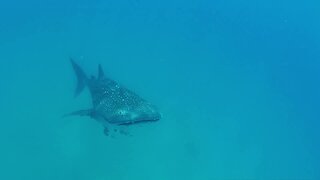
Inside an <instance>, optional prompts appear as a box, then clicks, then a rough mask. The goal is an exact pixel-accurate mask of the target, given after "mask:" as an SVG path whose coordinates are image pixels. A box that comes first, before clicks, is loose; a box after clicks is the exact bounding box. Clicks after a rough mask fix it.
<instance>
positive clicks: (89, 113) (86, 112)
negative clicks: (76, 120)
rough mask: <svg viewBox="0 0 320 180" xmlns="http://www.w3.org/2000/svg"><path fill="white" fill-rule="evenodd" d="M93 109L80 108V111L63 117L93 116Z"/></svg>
mask: <svg viewBox="0 0 320 180" xmlns="http://www.w3.org/2000/svg"><path fill="white" fill-rule="evenodd" d="M93 114H94V113H93V110H92V109H84V110H79V111H74V112H72V113H69V114H65V115H63V116H62V117H68V116H90V117H92V116H93Z"/></svg>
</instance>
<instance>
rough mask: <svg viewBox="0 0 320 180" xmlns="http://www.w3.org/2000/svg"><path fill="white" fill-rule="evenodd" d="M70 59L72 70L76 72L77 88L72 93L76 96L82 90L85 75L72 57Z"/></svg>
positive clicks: (85, 82)
mask: <svg viewBox="0 0 320 180" xmlns="http://www.w3.org/2000/svg"><path fill="white" fill-rule="evenodd" d="M70 61H71V64H72V67H73V70H74V72H75V73H76V76H77V80H78V83H77V88H76V90H75V93H74V96H75V97H77V96H78V95H79V94H80V93H81V92H82V91H83V89H84V88H85V87H86V84H87V76H86V74H85V73H84V71H83V70H82V69H81V67H80V66H79V65H78V64H77V63H76V62H75V61H74V60H73V59H70Z"/></svg>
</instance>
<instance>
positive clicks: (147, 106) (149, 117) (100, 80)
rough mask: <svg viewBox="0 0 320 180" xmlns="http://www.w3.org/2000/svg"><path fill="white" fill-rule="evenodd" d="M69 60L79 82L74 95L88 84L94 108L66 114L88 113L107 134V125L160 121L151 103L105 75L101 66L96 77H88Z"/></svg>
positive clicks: (159, 116) (83, 114)
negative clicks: (102, 126) (99, 123)
mask: <svg viewBox="0 0 320 180" xmlns="http://www.w3.org/2000/svg"><path fill="white" fill-rule="evenodd" d="M70 61H71V64H72V67H73V69H74V71H75V74H76V76H77V81H78V83H77V88H76V90H75V96H78V95H79V94H80V93H81V92H82V91H83V89H84V88H85V87H88V89H89V91H90V94H91V98H92V105H93V107H92V108H90V109H86V110H79V111H75V112H72V113H70V114H68V115H80V116H90V117H91V118H93V119H96V120H98V121H100V122H101V123H102V124H103V125H104V127H105V129H104V133H105V134H106V135H108V134H109V129H108V125H114V126H129V125H134V124H139V123H146V122H155V121H158V120H160V118H161V115H160V113H159V112H158V110H157V108H156V107H155V106H154V105H152V104H151V103H150V102H148V101H146V100H144V99H143V98H141V97H140V96H138V95H137V94H136V93H134V92H133V91H130V90H128V89H127V88H125V87H123V86H122V85H120V84H118V83H117V82H116V81H114V80H111V79H109V78H106V77H105V75H104V72H103V70H102V67H101V65H99V72H98V77H95V76H91V77H90V78H88V77H87V76H86V74H85V73H84V71H83V70H82V68H81V67H80V66H79V65H78V64H77V63H76V62H75V61H74V60H72V59H71V60H70Z"/></svg>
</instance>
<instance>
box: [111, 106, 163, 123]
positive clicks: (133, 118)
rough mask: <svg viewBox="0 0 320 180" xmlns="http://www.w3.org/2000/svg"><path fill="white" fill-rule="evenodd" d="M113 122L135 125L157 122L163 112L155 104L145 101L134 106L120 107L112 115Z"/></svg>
mask: <svg viewBox="0 0 320 180" xmlns="http://www.w3.org/2000/svg"><path fill="white" fill-rule="evenodd" d="M110 119H111V123H113V122H115V123H116V124H118V125H133V124H141V123H147V122H155V121H158V120H160V119H161V114H160V113H159V111H158V110H157V108H156V107H155V106H153V105H152V104H149V103H143V104H141V105H139V106H135V107H134V108H129V109H128V108H119V109H117V110H116V111H115V112H114V113H113V115H112V116H111V118H110Z"/></svg>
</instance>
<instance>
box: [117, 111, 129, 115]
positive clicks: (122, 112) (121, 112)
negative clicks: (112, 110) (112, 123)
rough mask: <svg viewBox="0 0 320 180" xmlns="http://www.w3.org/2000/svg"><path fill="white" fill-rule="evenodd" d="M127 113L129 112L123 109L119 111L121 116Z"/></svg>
mask: <svg viewBox="0 0 320 180" xmlns="http://www.w3.org/2000/svg"><path fill="white" fill-rule="evenodd" d="M127 113H128V112H127V111H126V110H122V109H120V110H118V114H119V115H121V116H123V115H126V114H127Z"/></svg>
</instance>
